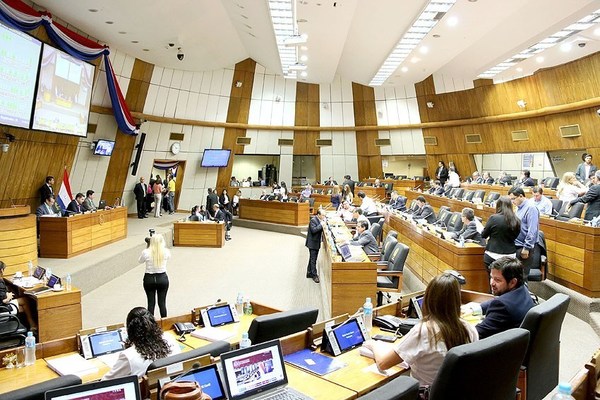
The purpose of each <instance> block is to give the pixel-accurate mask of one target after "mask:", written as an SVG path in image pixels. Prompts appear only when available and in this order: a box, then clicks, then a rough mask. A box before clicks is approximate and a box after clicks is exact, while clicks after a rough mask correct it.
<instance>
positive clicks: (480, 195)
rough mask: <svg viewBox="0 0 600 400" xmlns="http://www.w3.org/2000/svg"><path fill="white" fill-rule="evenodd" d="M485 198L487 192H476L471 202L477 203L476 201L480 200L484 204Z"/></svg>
mask: <svg viewBox="0 0 600 400" xmlns="http://www.w3.org/2000/svg"><path fill="white" fill-rule="evenodd" d="M484 198H485V190H476V191H475V193H473V198H472V199H471V201H472V202H473V203H475V202H477V200H476V199H480V201H481V202H482V203H483V199H484Z"/></svg>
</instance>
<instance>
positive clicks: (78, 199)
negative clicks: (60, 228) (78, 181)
mask: <svg viewBox="0 0 600 400" xmlns="http://www.w3.org/2000/svg"><path fill="white" fill-rule="evenodd" d="M83 200H85V196H84V195H83V193H77V194H76V195H75V199H73V201H71V202H70V203H69V205H68V206H67V211H68V212H69V213H71V214H81V213H82V212H83V208H82V207H81V204H82V203H83Z"/></svg>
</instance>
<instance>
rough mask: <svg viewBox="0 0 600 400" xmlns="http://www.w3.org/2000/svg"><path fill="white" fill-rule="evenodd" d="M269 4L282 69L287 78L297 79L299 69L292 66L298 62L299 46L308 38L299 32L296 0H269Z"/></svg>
mask: <svg viewBox="0 0 600 400" xmlns="http://www.w3.org/2000/svg"><path fill="white" fill-rule="evenodd" d="M268 4H269V12H270V16H271V24H272V25H273V31H274V32H275V39H276V40H277V49H278V50H279V60H280V62H281V70H282V72H283V75H284V77H285V78H289V79H296V77H297V75H296V71H298V69H294V68H290V67H291V66H292V65H294V64H298V46H301V45H303V44H305V43H306V42H307V40H308V36H307V35H306V34H300V33H299V32H298V22H297V15H298V14H297V9H296V0H269V2H268ZM302 47H303V46H302ZM305 67H306V66H305Z"/></svg>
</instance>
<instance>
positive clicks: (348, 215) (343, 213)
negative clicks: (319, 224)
mask: <svg viewBox="0 0 600 400" xmlns="http://www.w3.org/2000/svg"><path fill="white" fill-rule="evenodd" d="M338 215H339V216H340V217H341V218H342V220H344V222H352V218H353V215H354V212H353V211H352V208H351V207H350V203H348V202H347V201H344V202H343V203H342V206H341V207H340V209H339V210H338Z"/></svg>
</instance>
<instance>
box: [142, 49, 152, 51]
mask: <svg viewBox="0 0 600 400" xmlns="http://www.w3.org/2000/svg"><path fill="white" fill-rule="evenodd" d="M142 51H150V49H142Z"/></svg>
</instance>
